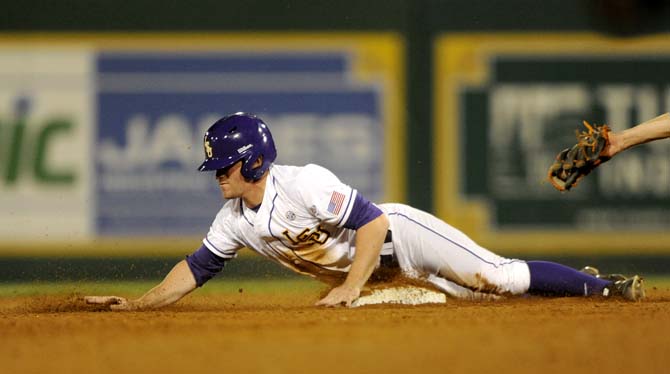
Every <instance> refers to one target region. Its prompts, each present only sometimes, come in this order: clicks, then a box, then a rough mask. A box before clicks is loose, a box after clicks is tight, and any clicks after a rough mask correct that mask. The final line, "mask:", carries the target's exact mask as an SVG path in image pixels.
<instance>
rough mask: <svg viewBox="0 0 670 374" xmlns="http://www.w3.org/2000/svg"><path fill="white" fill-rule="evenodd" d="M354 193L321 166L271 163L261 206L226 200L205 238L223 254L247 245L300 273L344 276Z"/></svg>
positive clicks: (351, 252)
mask: <svg viewBox="0 0 670 374" xmlns="http://www.w3.org/2000/svg"><path fill="white" fill-rule="evenodd" d="M355 198H356V190H355V189H353V188H351V187H349V186H347V185H345V184H343V183H342V182H340V180H339V179H338V178H337V177H336V176H335V175H334V174H333V173H331V172H330V171H328V170H327V169H324V168H322V167H320V166H317V165H307V166H305V167H296V166H283V165H273V166H272V167H271V168H270V171H269V175H268V178H267V181H266V185H265V195H264V196H263V202H262V203H261V206H260V208H259V209H258V212H255V211H254V210H252V209H249V208H248V207H246V206H245V205H244V203H243V202H242V199H239V198H238V199H231V200H228V201H227V202H226V203H225V204H224V206H223V208H222V209H221V211H220V212H219V213H218V214H217V216H216V218H215V220H214V223H213V224H212V226H211V228H210V230H209V233H208V234H207V237H206V238H205V239H204V240H203V242H204V244H205V246H206V247H207V248H208V249H209V250H211V251H212V252H213V253H214V254H216V255H218V256H220V257H223V258H232V257H235V255H236V252H237V251H238V250H239V249H240V248H243V247H249V248H250V249H252V250H254V251H256V252H258V253H259V254H261V255H262V256H265V257H268V258H270V259H272V260H274V261H276V262H278V263H280V264H282V265H284V266H286V267H288V268H290V269H292V270H294V271H296V272H299V273H303V274H308V275H311V276H314V277H323V278H329V277H332V276H342V274H346V272H347V271H348V270H349V266H350V264H351V261H352V258H353V256H354V248H353V247H354V244H353V243H354V236H355V231H354V230H350V229H347V228H344V227H343V225H344V224H345V222H346V221H347V218H348V217H349V214H350V213H351V209H352V208H353V205H354V204H353V202H354V200H355Z"/></svg>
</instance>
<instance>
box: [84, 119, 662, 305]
mask: <svg viewBox="0 0 670 374" xmlns="http://www.w3.org/2000/svg"><path fill="white" fill-rule="evenodd" d="M647 128H650V130H649V131H650V132H651V135H646V134H644V135H643V134H641V133H638V132H637V131H638V130H632V131H631V132H630V133H629V134H630V136H628V134H626V133H624V134H622V136H614V134H613V133H610V134H609V139H610V140H616V141H615V142H612V143H611V144H610V145H609V148H607V147H605V149H610V150H612V152H614V153H616V151H614V149H615V146H616V149H617V151H618V150H619V149H625V148H627V147H630V146H631V145H633V143H635V142H638V143H639V142H644V141H646V140H648V139H650V138H658V137H662V136H666V137H667V136H668V135H669V134H668V133H669V132H670V122H669V117H668V116H667V115H664V116H661V117H659V118H657V119H655V120H654V122H653V123H651V124H650V125H649V126H646V125H645V128H644V129H642V130H643V131H642V132H646V129H647ZM204 150H205V161H204V162H203V163H202V165H200V167H199V170H200V171H214V172H215V175H216V181H217V183H218V184H219V188H220V189H221V192H222V194H223V197H224V198H225V199H227V200H226V202H225V204H224V205H223V207H222V208H221V210H220V211H219V213H218V214H217V216H216V218H215V219H214V222H213V223H212V225H211V227H210V229H209V232H208V233H207V236H206V237H205V238H204V239H203V242H202V245H201V247H200V248H199V249H197V250H196V251H195V252H193V253H192V254H191V255H189V256H186V259H185V260H182V261H180V262H179V263H177V264H176V265H175V266H174V268H173V269H172V270H171V271H170V272H169V273H168V274H167V276H166V277H165V279H164V280H163V281H162V282H161V283H160V284H159V285H157V286H156V287H154V288H152V289H151V290H149V291H148V292H147V293H145V294H144V295H143V296H141V297H140V298H138V299H134V300H129V299H126V298H123V297H118V296H87V297H86V298H85V299H86V302H88V303H90V304H104V305H109V307H110V308H111V309H113V310H138V309H151V308H159V307H163V306H166V305H169V304H172V303H174V302H176V301H178V300H180V299H181V298H182V297H184V296H185V295H187V294H188V293H190V292H191V291H193V290H195V289H196V288H197V287H200V286H202V285H203V284H205V283H206V282H207V281H208V280H209V279H211V278H212V277H214V276H215V275H216V274H217V273H219V272H220V271H221V270H222V269H223V268H224V265H225V264H226V262H227V261H229V260H231V259H233V258H234V257H236V255H237V251H239V250H240V249H242V248H244V247H248V248H250V249H252V250H253V251H255V252H257V253H258V254H260V255H262V256H264V257H267V258H269V259H270V260H273V261H275V262H278V263H280V264H281V265H283V266H286V267H287V268H290V269H292V270H293V271H295V272H297V273H301V274H305V275H309V276H311V277H314V278H317V279H319V280H322V281H324V282H327V283H329V284H332V285H333V286H334V287H333V288H332V289H331V290H330V292H329V293H328V294H327V295H326V296H325V297H324V298H322V299H321V300H319V301H318V302H317V303H316V305H319V306H328V307H332V306H339V305H344V306H351V305H352V303H354V302H355V301H356V300H357V299H358V298H359V296H360V295H361V290H362V289H363V287H364V286H365V285H366V283H368V280H369V279H370V278H371V276H372V275H373V274H379V273H382V272H385V271H388V270H391V271H392V272H393V271H397V272H398V273H402V274H403V276H405V277H409V278H414V279H417V280H421V281H425V282H428V283H430V284H432V286H433V287H435V288H437V289H439V290H440V291H441V292H444V293H445V294H447V295H449V296H451V297H455V298H459V299H470V300H482V299H495V298H497V297H498V296H500V295H521V294H525V293H530V294H537V295H560V296H566V295H575V296H591V295H602V296H604V297H622V298H624V299H627V300H632V301H637V300H640V299H642V298H644V295H645V293H644V289H643V282H642V279H641V278H640V277H639V276H637V275H636V276H633V277H630V278H627V277H624V276H621V275H601V274H599V273H598V271H597V270H596V269H594V268H589V267H587V268H585V269H584V270H582V271H578V270H575V269H572V268H569V267H566V266H563V265H560V264H557V263H553V262H546V261H522V260H517V259H509V258H504V257H501V256H498V255H496V254H494V253H493V252H491V251H489V250H487V249H486V248H483V247H481V246H479V245H477V243H475V242H474V241H472V240H471V239H470V238H469V237H468V236H466V235H465V234H463V233H462V232H460V231H459V230H457V229H456V228H454V227H452V226H450V225H449V224H447V223H446V222H444V221H442V220H440V219H438V218H436V217H434V216H432V215H431V214H428V213H426V212H423V211H420V210H418V209H414V208H412V207H410V206H407V205H403V204H379V205H376V204H373V203H371V202H370V201H368V200H367V199H366V198H365V197H364V196H362V195H361V194H359V193H358V192H357V191H356V190H355V189H354V188H352V187H350V186H348V185H346V184H344V183H343V182H341V181H340V180H339V179H338V178H337V177H336V176H335V175H334V174H333V173H331V172H330V171H328V170H327V169H325V168H323V167H321V166H317V165H313V164H309V165H306V166H302V167H300V166H285V165H275V164H274V163H273V162H274V160H275V158H276V156H277V151H276V149H275V145H274V141H273V139H272V134H271V133H270V129H269V128H268V126H267V125H266V124H265V123H264V122H263V121H262V120H261V119H260V118H258V117H256V116H253V115H249V114H245V113H236V114H233V115H230V116H226V117H224V118H221V119H220V120H218V121H217V122H216V123H214V124H213V125H212V126H211V127H210V128H209V129H208V130H207V132H206V133H205V137H204ZM614 153H613V154H614ZM613 154H612V155H613ZM610 156H611V155H610Z"/></svg>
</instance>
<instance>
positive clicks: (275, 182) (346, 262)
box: [203, 164, 530, 299]
mask: <svg viewBox="0 0 670 374" xmlns="http://www.w3.org/2000/svg"><path fill="white" fill-rule="evenodd" d="M356 194H357V192H356V190H355V189H353V188H351V187H350V186H348V185H346V184H344V183H342V182H341V181H340V180H339V179H338V178H337V177H336V176H335V175H334V174H333V173H331V172H330V171H328V170H327V169H325V168H323V167H320V166H317V165H312V164H310V165H307V166H304V167H296V166H283V165H273V166H272V167H271V168H270V171H269V175H268V178H267V181H266V185H265V194H264V196H263V202H262V203H261V206H260V207H259V209H258V211H257V212H256V211H254V210H252V209H249V208H248V207H246V206H245V205H244V203H243V202H242V199H239V198H237V199H231V200H228V201H227V202H226V203H225V204H224V206H223V208H222V209H221V211H220V212H219V213H218V214H217V216H216V218H215V220H214V222H213V224H212V226H211V228H210V230H209V232H208V234H207V236H206V237H205V239H204V240H203V243H204V244H205V246H206V247H207V248H208V249H209V250H210V251H212V253H214V254H215V255H217V256H219V257H222V258H233V257H235V256H236V254H237V251H238V250H239V249H241V248H243V247H248V248H250V249H252V250H254V251H256V252H257V253H259V254H261V255H262V256H265V257H268V258H270V259H272V260H274V261H276V262H278V263H280V264H282V265H284V266H286V267H288V268H290V269H292V270H294V271H296V272H298V273H302V274H307V275H310V276H312V277H316V278H319V279H321V280H324V281H328V282H331V281H332V280H333V279H343V278H344V277H345V276H346V273H347V272H348V271H349V267H350V265H351V262H352V260H353V258H354V255H355V247H354V240H355V234H356V231H355V230H352V229H348V228H345V227H344V224H345V223H346V222H347V219H348V218H349V215H350V214H351V211H352V208H353V206H354V200H355V199H356ZM378 207H379V208H380V209H381V210H382V211H383V212H384V214H386V215H387V216H388V219H389V223H390V227H389V228H390V230H391V231H392V232H393V243H392V246H393V253H394V255H395V257H396V258H397V260H398V263H399V265H400V268H401V269H402V270H403V272H404V273H405V274H407V275H409V276H412V277H422V278H425V279H427V280H428V281H430V282H432V283H433V284H434V285H435V286H437V287H438V288H440V289H441V290H443V291H444V292H446V293H448V294H450V295H452V296H455V297H459V298H469V299H477V298H482V296H481V295H487V294H490V293H493V294H502V293H513V294H520V293H524V292H526V291H527V290H528V286H529V283H530V274H529V271H528V266H527V265H526V263H525V262H523V261H519V260H511V259H506V258H503V257H500V256H498V255H496V254H494V253H492V252H490V251H488V250H487V249H485V248H482V247H480V246H479V245H477V244H476V243H475V242H474V241H472V240H471V239H470V238H468V237H467V236H466V235H465V234H463V233H462V232H460V231H459V230H457V229H456V228H454V227H452V226H450V225H448V224H447V223H445V222H444V221H442V220H440V219H438V218H437V217H435V216H433V215H431V214H428V213H426V212H423V211H421V210H418V209H415V208H412V207H410V206H407V205H403V204H380V205H379V206H378Z"/></svg>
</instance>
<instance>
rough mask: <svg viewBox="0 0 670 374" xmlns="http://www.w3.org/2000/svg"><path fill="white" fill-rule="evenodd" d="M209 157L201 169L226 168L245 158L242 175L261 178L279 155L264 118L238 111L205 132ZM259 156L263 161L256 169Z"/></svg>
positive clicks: (206, 157)
mask: <svg viewBox="0 0 670 374" xmlns="http://www.w3.org/2000/svg"><path fill="white" fill-rule="evenodd" d="M204 145H205V161H204V162H203V163H202V165H200V167H199V168H198V170H200V171H209V170H217V169H225V168H227V167H230V166H232V165H234V164H235V163H236V162H238V161H240V160H241V161H242V170H241V173H242V176H244V177H245V178H247V179H251V180H254V181H256V180H259V179H260V178H261V177H262V176H263V174H265V172H266V171H267V170H268V169H269V168H270V165H272V162H273V161H274V160H275V158H277V149H275V143H274V141H273V140H272V134H271V133H270V129H269V128H268V126H267V125H266V124H265V122H263V120H262V119H260V118H258V117H256V116H254V115H251V114H247V113H241V112H240V113H235V114H232V115H229V116H226V117H223V118H221V119H220V120H218V121H216V122H215V123H214V124H213V125H212V126H210V127H209V129H207V132H205V139H204ZM259 157H262V159H263V164H261V166H259V167H257V168H255V169H253V168H252V166H253V164H254V162H256V160H258V158H259Z"/></svg>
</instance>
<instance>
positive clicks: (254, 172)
mask: <svg viewBox="0 0 670 374" xmlns="http://www.w3.org/2000/svg"><path fill="white" fill-rule="evenodd" d="M242 160H243V161H242V170H240V172H241V173H242V176H243V177H245V178H246V179H251V180H253V181H257V180H259V179H261V177H262V176H263V174H265V170H267V168H264V167H263V165H264V164H265V161H264V160H263V155H262V154H260V153H258V152H249V154H248V155H246V156H245V157H244V158H243V159H242ZM257 160H261V164H260V165H258V166H257V167H256V168H254V164H255V163H256V161H257Z"/></svg>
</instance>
